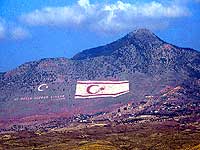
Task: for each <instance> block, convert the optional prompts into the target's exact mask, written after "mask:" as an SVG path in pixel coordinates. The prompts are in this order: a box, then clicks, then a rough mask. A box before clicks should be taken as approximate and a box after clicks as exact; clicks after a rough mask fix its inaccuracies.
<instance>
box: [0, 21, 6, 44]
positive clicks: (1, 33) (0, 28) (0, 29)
mask: <svg viewBox="0 0 200 150" xmlns="http://www.w3.org/2000/svg"><path fill="white" fill-rule="evenodd" d="M5 33H6V28H5V25H4V23H3V20H1V18H0V40H1V39H4V38H5Z"/></svg>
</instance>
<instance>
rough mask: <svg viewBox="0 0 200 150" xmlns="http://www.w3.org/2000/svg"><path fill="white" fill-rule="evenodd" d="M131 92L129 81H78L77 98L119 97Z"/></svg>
mask: <svg viewBox="0 0 200 150" xmlns="http://www.w3.org/2000/svg"><path fill="white" fill-rule="evenodd" d="M128 92H129V81H77V85H76V94H75V98H76V99H77V98H99V97H117V96H120V95H123V94H126V93H128Z"/></svg>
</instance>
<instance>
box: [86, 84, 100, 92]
mask: <svg viewBox="0 0 200 150" xmlns="http://www.w3.org/2000/svg"><path fill="white" fill-rule="evenodd" d="M94 86H97V87H98V86H99V85H90V86H88V87H87V93H89V94H96V93H98V92H99V90H98V91H96V92H95V93H93V92H91V91H90V89H91V88H92V87H94Z"/></svg>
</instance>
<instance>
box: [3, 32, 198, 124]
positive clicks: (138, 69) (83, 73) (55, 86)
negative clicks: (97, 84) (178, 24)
mask: <svg viewBox="0 0 200 150" xmlns="http://www.w3.org/2000/svg"><path fill="white" fill-rule="evenodd" d="M199 64H200V52H198V51H196V50H193V49H189V48H180V47H177V46H174V45H171V44H168V43H166V42H164V41H163V40H161V39H160V38H158V37H157V36H156V35H155V34H153V33H152V32H151V31H149V30H147V29H139V30H136V31H133V32H131V33H129V34H127V35H126V36H125V37H123V38H121V39H119V40H117V41H115V42H113V43H110V44H107V45H105V46H101V47H97V48H93V49H88V50H85V51H83V52H80V53H78V54H76V55H75V56H74V57H73V58H72V59H66V58H51V59H50V58H49V59H42V60H40V61H34V62H29V63H25V64H23V65H21V66H19V67H18V68H16V69H14V70H11V71H8V72H6V73H2V74H1V75H0V112H1V113H0V119H1V120H8V119H19V118H23V117H29V116H36V115H37V116H38V115H44V118H48V117H51V116H52V117H55V116H58V115H59V116H61V115H63V116H72V115H74V114H78V113H96V112H100V111H110V110H114V109H115V108H116V107H118V106H120V105H123V104H126V103H127V102H129V101H141V100H144V99H145V96H146V95H156V94H157V93H159V92H160V91H161V90H162V89H163V88H165V87H166V86H173V87H176V86H178V85H183V84H185V83H190V81H199V79H200V65H199ZM111 79H112V80H129V82H130V91H131V92H130V93H128V94H126V95H123V96H120V97H118V98H115V99H114V98H101V99H90V100H88V99H85V100H74V94H75V85H76V81H77V80H111ZM41 84H46V85H47V86H48V88H46V89H43V90H44V91H43V92H41V91H38V86H39V85H41ZM187 86H188V87H187V88H190V86H192V85H190V84H187Z"/></svg>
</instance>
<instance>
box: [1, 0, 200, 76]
mask: <svg viewBox="0 0 200 150" xmlns="http://www.w3.org/2000/svg"><path fill="white" fill-rule="evenodd" d="M199 27H200V0H154V1H152V0H121V1H114V0H101V1H100V0H73V1H69V0H42V1H39V0H0V72H4V71H8V70H11V69H13V68H15V67H17V66H19V65H20V64H22V63H24V62H28V61H33V60H39V59H41V58H47V57H51V58H52V57H67V58H70V57H72V56H73V55H74V54H76V53H77V52H79V51H81V50H84V49H87V48H92V47H95V46H99V45H103V44H106V43H109V42H112V41H113V40H116V39H118V38H120V37H122V36H124V35H125V34H127V33H128V32H130V31H133V30H134V29H136V28H148V29H150V30H152V31H153V32H154V33H156V34H157V35H158V36H159V37H160V38H162V39H164V40H165V41H167V42H169V43H173V44H175V45H177V46H181V47H191V48H194V49H197V50H200V30H199Z"/></svg>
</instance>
